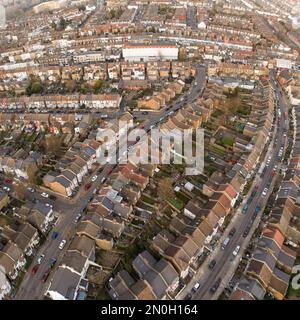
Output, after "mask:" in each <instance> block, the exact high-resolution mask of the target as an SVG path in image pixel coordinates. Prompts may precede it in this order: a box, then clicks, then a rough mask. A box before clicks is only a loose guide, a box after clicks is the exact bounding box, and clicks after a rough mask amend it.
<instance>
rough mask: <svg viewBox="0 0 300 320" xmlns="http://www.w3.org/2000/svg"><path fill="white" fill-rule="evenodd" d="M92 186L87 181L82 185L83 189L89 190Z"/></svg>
mask: <svg viewBox="0 0 300 320" xmlns="http://www.w3.org/2000/svg"><path fill="white" fill-rule="evenodd" d="M91 186H92V184H91V183H87V184H86V185H85V186H84V189H85V190H89V188H90V187H91Z"/></svg>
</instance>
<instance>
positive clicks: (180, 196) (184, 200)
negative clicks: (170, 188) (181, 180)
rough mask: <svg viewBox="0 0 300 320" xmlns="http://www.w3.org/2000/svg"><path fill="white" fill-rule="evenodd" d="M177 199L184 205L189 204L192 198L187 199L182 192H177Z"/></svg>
mask: <svg viewBox="0 0 300 320" xmlns="http://www.w3.org/2000/svg"><path fill="white" fill-rule="evenodd" d="M176 197H177V198H178V199H180V200H181V201H182V202H183V203H184V204H187V203H188V202H189V201H190V198H189V197H187V196H186V195H185V194H184V193H182V192H176Z"/></svg>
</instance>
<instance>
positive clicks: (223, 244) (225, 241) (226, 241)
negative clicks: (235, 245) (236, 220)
mask: <svg viewBox="0 0 300 320" xmlns="http://www.w3.org/2000/svg"><path fill="white" fill-rule="evenodd" d="M229 241H230V238H226V239H225V240H224V241H223V243H222V246H221V248H222V250H224V249H225V248H226V246H227V245H228V243H229Z"/></svg>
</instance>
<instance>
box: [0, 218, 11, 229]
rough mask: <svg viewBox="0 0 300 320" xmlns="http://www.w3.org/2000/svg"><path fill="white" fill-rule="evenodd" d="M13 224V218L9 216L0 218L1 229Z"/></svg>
mask: <svg viewBox="0 0 300 320" xmlns="http://www.w3.org/2000/svg"><path fill="white" fill-rule="evenodd" d="M10 222H11V218H9V217H7V216H2V215H1V216H0V227H4V226H6V225H8V224H9V223H10Z"/></svg>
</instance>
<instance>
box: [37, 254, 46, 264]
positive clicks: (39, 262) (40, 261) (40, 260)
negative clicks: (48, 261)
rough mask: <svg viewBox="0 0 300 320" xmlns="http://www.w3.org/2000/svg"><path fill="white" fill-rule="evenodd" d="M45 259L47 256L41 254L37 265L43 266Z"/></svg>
mask: <svg viewBox="0 0 300 320" xmlns="http://www.w3.org/2000/svg"><path fill="white" fill-rule="evenodd" d="M44 258H45V255H44V254H41V255H40V256H39V257H38V258H37V263H38V264H41V263H42V261H43V260H44Z"/></svg>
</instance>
